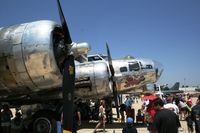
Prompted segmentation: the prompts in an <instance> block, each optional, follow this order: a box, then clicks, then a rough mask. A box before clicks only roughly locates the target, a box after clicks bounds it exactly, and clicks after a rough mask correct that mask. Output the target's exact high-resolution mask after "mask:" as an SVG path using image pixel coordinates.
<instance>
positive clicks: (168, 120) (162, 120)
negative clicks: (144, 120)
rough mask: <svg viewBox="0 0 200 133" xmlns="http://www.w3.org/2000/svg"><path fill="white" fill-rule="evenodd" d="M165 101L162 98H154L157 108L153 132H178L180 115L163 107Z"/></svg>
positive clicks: (155, 107) (154, 104)
mask: <svg viewBox="0 0 200 133" xmlns="http://www.w3.org/2000/svg"><path fill="white" fill-rule="evenodd" d="M163 105H164V102H163V101H162V100H161V99H160V98H156V99H154V100H153V106H154V109H155V110H156V114H155V119H154V122H153V133H178V128H179V127H180V122H179V119H178V116H177V115H176V114H175V113H174V112H173V111H171V110H168V109H164V108H163Z"/></svg>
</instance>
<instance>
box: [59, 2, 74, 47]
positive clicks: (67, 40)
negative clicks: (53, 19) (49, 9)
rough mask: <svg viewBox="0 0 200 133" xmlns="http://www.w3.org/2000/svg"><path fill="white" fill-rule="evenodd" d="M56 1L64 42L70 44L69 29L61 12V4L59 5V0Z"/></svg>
mask: <svg viewBox="0 0 200 133" xmlns="http://www.w3.org/2000/svg"><path fill="white" fill-rule="evenodd" d="M57 3H58V10H59V15H60V21H61V23H62V29H63V33H64V40H65V44H71V43H72V39H71V36H70V33H69V29H68V26H67V23H66V20H65V16H64V14H63V11H62V8H61V5H60V1H59V0H57Z"/></svg>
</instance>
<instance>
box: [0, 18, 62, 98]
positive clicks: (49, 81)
mask: <svg viewBox="0 0 200 133" xmlns="http://www.w3.org/2000/svg"><path fill="white" fill-rule="evenodd" d="M62 40H63V35H62V30H61V28H60V26H59V25H58V24H56V23H54V22H52V21H45V20H44V21H35V22H31V23H24V24H19V25H14V26H11V27H8V28H1V29H0V62H1V63H0V73H1V76H0V95H4V96H5V95H7V94H12V93H14V94H19V93H21V92H23V93H24V94H25V93H29V92H33V91H39V90H40V91H43V90H44V91H45V90H46V89H51V88H52V89H53V88H57V87H60V86H61V83H62V75H61V73H60V69H59V63H60V62H61V58H60V56H61V55H60V51H59V50H62V49H63V46H61V45H64V44H62V42H63V41H62ZM60 47H61V48H60Z"/></svg>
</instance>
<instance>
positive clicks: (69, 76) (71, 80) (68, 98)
mask: <svg viewBox="0 0 200 133" xmlns="http://www.w3.org/2000/svg"><path fill="white" fill-rule="evenodd" d="M74 84H75V67H74V56H72V55H69V56H68V58H66V60H65V61H64V70H63V86H62V91H63V130H64V131H63V132H65V131H67V133H72V129H73V115H72V114H73V113H74V111H73V103H74V102H73V99H74V87H75V85H74Z"/></svg>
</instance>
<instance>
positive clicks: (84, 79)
mask: <svg viewBox="0 0 200 133" xmlns="http://www.w3.org/2000/svg"><path fill="white" fill-rule="evenodd" d="M109 77H110V76H109V72H108V67H107V64H106V62H104V61H102V62H88V63H80V64H77V65H76V82H75V88H76V90H75V95H76V96H80V97H82V98H91V97H99V98H100V97H103V96H106V95H110V94H111V93H112V90H111V87H110V82H109Z"/></svg>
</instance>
